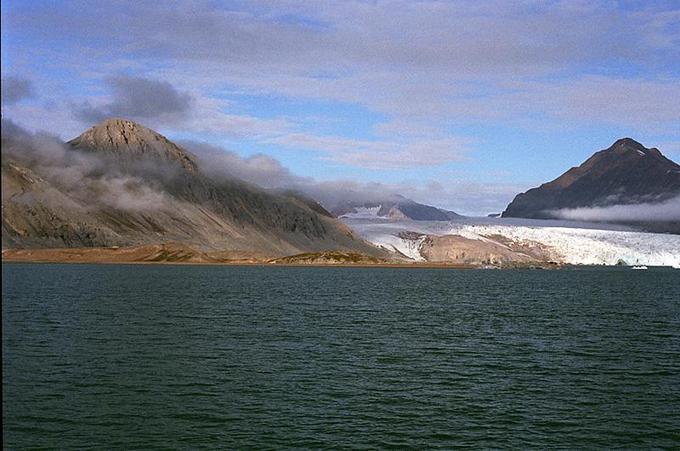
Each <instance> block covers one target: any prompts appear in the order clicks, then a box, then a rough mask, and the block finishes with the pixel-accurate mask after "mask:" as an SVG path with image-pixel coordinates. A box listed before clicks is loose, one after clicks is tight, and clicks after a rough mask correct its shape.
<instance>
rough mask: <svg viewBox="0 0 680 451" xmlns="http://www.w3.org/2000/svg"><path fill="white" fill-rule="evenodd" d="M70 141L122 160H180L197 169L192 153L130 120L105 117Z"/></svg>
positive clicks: (189, 167)
mask: <svg viewBox="0 0 680 451" xmlns="http://www.w3.org/2000/svg"><path fill="white" fill-rule="evenodd" d="M68 144H70V145H71V146H72V147H73V148H75V149H79V150H84V151H90V152H106V153H109V154H112V155H114V156H116V157H119V158H122V159H130V158H132V159H140V158H148V159H160V160H163V161H167V162H177V163H179V164H180V165H181V166H182V167H183V168H184V169H186V170H187V171H188V172H191V173H195V172H196V171H197V164H196V157H195V156H194V155H193V154H191V153H190V152H188V151H186V150H184V149H182V148H181V147H179V146H178V145H176V144H175V143H173V142H171V141H170V140H168V139H167V138H166V137H165V136H163V135H161V134H160V133H156V132H155V131H153V130H151V129H149V128H146V127H144V126H143V125H140V124H138V123H136V122H133V121H130V120H127V119H122V118H111V119H106V120H105V121H103V122H101V123H99V124H97V125H95V126H93V127H91V128H90V129H88V130H87V131H85V132H84V133H83V134H82V135H80V136H78V137H77V138H75V139H73V140H71V141H69V143H68Z"/></svg>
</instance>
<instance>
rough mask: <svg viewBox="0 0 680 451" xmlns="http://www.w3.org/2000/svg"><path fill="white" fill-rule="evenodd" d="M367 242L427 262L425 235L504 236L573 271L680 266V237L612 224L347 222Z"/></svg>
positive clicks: (471, 220)
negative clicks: (538, 248) (540, 248)
mask: <svg viewBox="0 0 680 451" xmlns="http://www.w3.org/2000/svg"><path fill="white" fill-rule="evenodd" d="M343 221H344V222H345V223H346V224H347V225H349V226H350V227H352V228H353V229H354V230H356V231H357V233H359V234H360V235H361V236H362V237H363V238H365V239H366V240H368V241H370V242H372V243H373V244H375V245H378V246H382V247H385V248H387V249H390V250H395V251H398V252H400V253H402V254H404V255H405V256H407V257H408V258H410V259H412V260H414V261H424V258H423V257H422V256H421V255H420V246H421V245H422V243H423V240H424V239H425V237H426V236H427V235H430V236H432V235H434V236H442V235H459V236H462V237H464V238H468V239H475V240H488V239H489V238H487V237H489V236H493V235H500V236H502V237H505V238H506V239H508V240H512V241H514V242H517V243H525V242H536V243H540V244H542V245H544V246H547V247H549V248H550V250H551V253H552V256H553V258H554V260H555V261H560V262H562V263H567V264H574V265H616V264H617V263H618V262H619V261H620V260H623V261H625V262H626V263H627V264H629V265H638V264H639V265H648V266H675V267H677V266H680V235H671V234H661V233H647V232H641V231H638V230H635V229H633V228H630V227H625V226H616V225H611V224H597V223H584V222H576V221H557V220H523V219H510V218H464V219H460V220H455V221H410V220H398V221H390V220H380V219H367V218H366V219H363V218H362V219H359V218H343Z"/></svg>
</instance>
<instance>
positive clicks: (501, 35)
mask: <svg viewBox="0 0 680 451" xmlns="http://www.w3.org/2000/svg"><path fill="white" fill-rule="evenodd" d="M2 77H3V106H2V113H3V117H4V118H7V119H11V120H12V121H14V122H16V123H18V124H20V125H22V126H23V127H26V128H29V129H31V130H45V131H48V132H50V133H54V134H57V135H59V136H60V137H62V138H64V139H70V138H72V137H74V136H76V135H78V134H79V133H80V132H82V131H83V130H84V129H85V128H87V127H89V126H91V125H93V124H94V123H95V122H96V121H97V120H100V119H101V118H103V117H106V116H110V115H116V116H126V117H129V118H131V119H133V120H137V121H138V122H140V123H142V124H144V125H147V126H149V127H152V128H154V129H156V130H158V131H160V132H162V133H164V134H165V135H167V136H168V137H169V138H171V139H177V140H182V141H183V142H188V141H192V142H205V143H209V144H212V145H214V146H220V147H221V148H223V149H225V150H226V151H228V152H232V153H233V154H234V155H236V156H238V157H241V158H243V159H245V161H248V162H249V164H250V166H253V165H255V164H256V163H257V164H260V163H259V162H266V165H268V168H269V169H271V167H272V164H273V165H275V166H276V167H279V166H280V171H281V172H280V173H277V174H273V175H272V177H269V178H268V180H270V185H271V186H272V187H275V186H276V185H277V184H278V185H281V186H285V185H286V184H287V183H289V182H290V180H291V179H293V180H297V181H299V180H300V179H305V180H306V183H321V184H326V185H327V186H337V187H340V188H339V189H350V188H348V187H351V189H353V190H355V191H376V190H377V191H385V192H400V193H401V194H404V195H406V196H409V197H412V198H414V199H416V200H418V201H422V202H425V203H430V204H434V205H438V206H442V207H446V208H451V209H453V210H456V211H459V212H462V213H468V214H486V213H488V212H492V211H501V210H502V209H503V208H504V206H505V205H506V204H507V203H508V202H509V201H510V200H512V198H513V197H514V195H515V194H517V193H518V192H520V191H524V190H526V189H527V188H530V187H532V186H536V185H538V184H540V183H542V182H545V181H548V180H550V179H552V178H554V177H556V176H558V175H559V174H561V173H562V172H564V171H565V170H566V169H568V168H569V167H571V166H575V165H578V164H580V163H581V162H582V161H583V160H584V159H586V158H587V157H588V156H590V155H591V154H592V153H593V152H594V151H596V150H599V149H602V148H605V147H608V146H609V145H610V144H611V143H613V142H614V141H615V140H616V139H618V138H620V137H623V136H630V137H633V138H635V139H637V140H638V141H640V142H642V143H643V144H645V145H646V146H648V147H652V146H655V147H659V148H660V149H661V151H662V152H664V153H665V154H666V155H667V156H669V157H670V158H672V159H675V160H676V161H677V160H678V159H679V157H680V3H678V2H675V1H668V2H651V1H650V2H634V1H631V2H628V1H621V2H616V1H578V0H569V1H541V2H533V1H520V2H518V1H487V2H475V1H455V2H444V1H407V0H403V1H385V2H383V1H371V2H354V1H346V2H338V1H329V2H306V1H299V2H296V1H280V2H257V1H253V2H241V1H237V2H236V1H235V2H218V1H213V2H204V1H202V2H183V1H171V2H164V3H163V6H162V7H160V6H159V4H158V3H157V2H140V1H137V2H125V1H112V2H86V1H82V2H77V1H75V2H36V1H17V0H14V1H11V2H9V1H3V2H2ZM260 154H263V155H265V156H267V158H259V157H258V158H253V156H261V155H260ZM249 158H250V159H249ZM255 169H256V168H255ZM255 169H253V170H255ZM334 184H335V185H334Z"/></svg>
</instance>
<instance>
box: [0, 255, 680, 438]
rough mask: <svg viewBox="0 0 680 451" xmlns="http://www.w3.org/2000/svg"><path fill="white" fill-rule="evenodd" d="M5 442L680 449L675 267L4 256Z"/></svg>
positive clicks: (679, 288) (679, 279)
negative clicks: (73, 261)
mask: <svg viewBox="0 0 680 451" xmlns="http://www.w3.org/2000/svg"><path fill="white" fill-rule="evenodd" d="M2 276H3V277H2V360H3V362H2V363H3V365H2V373H3V374H2V376H3V402H2V409H3V445H4V448H5V449H25V448H48V449H82V448H99V449H199V448H227V449H287V448H313V449H319V448H335V449H337V448H342V449H408V448H411V449H432V448H442V449H449V448H452V447H456V446H469V447H473V448H483V447H494V448H524V449H526V448H551V447H566V448H572V449H574V448H636V449H637V448H651V447H660V448H678V447H680V271H678V270H672V269H660V268H651V269H650V270H648V271H632V270H630V269H618V268H581V269H575V270H559V271H541V270H533V271H532V270H504V271H497V270H448V269H396V268H328V267H320V268H306V267H305V268H301V267H229V266H162V265H158V266H153V265H148V266H147V265H145V266H141V265H51V264H3V265H2Z"/></svg>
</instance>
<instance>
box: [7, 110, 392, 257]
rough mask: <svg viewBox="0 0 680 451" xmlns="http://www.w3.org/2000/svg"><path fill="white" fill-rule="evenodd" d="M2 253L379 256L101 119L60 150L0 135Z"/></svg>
mask: <svg viewBox="0 0 680 451" xmlns="http://www.w3.org/2000/svg"><path fill="white" fill-rule="evenodd" d="M2 131H3V135H2V247H3V249H5V248H76V247H112V246H121V247H125V246H141V245H149V244H160V243H182V244H183V245H187V246H193V247H194V248H196V249H200V250H205V251H215V250H230V251H246V252H256V253H259V254H266V255H271V256H284V255H292V254H297V253H303V252H322V251H347V252H362V253H366V254H370V255H381V251H379V250H377V249H376V248H375V247H374V246H372V245H370V244H369V243H367V242H366V241H364V240H363V239H361V238H359V237H358V236H356V235H355V234H354V232H353V231H352V230H351V229H349V228H348V227H347V226H346V225H344V224H342V222H340V221H339V220H337V219H335V218H334V217H332V215H330V214H329V213H328V212H325V210H323V208H321V207H320V206H319V205H318V204H316V203H315V202H314V201H311V200H309V199H306V198H304V197H302V196H300V195H292V194H289V193H271V192H267V191H265V190H263V189H260V188H259V187H257V186H254V185H250V184H247V183H245V182H242V181H239V180H234V179H230V178H226V177H225V178H216V177H214V176H207V175H206V174H205V173H204V172H202V170H201V165H204V164H210V162H209V161H207V162H204V161H199V160H198V159H197V158H196V157H195V156H194V155H192V154H191V153H189V152H187V151H186V150H184V149H183V148H182V147H180V146H178V145H176V144H174V143H172V142H171V141H169V140H168V139H167V138H165V137H163V136H162V135H160V134H158V133H156V132H155V131H153V130H150V129H148V128H146V127H144V126H142V125H139V124H136V123H134V122H131V121H127V120H123V119H110V120H107V121H104V122H103V123H101V124H98V125H96V126H94V127H93V128H91V129H89V130H87V131H86V132H85V133H83V134H82V135H80V136H78V137H77V138H75V139H73V140H71V141H69V142H68V143H66V144H64V143H60V142H57V140H56V139H55V138H50V137H46V136H44V135H32V134H30V133H27V132H25V131H24V130H21V129H19V128H18V127H17V126H15V125H14V124H12V123H11V122H9V121H3V127H2Z"/></svg>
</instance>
